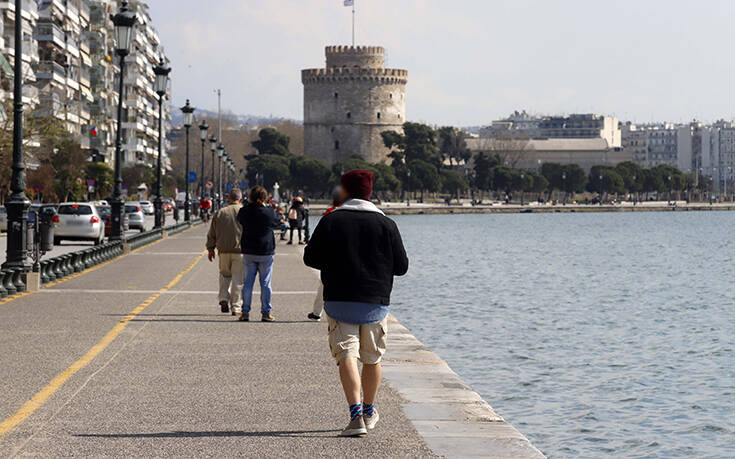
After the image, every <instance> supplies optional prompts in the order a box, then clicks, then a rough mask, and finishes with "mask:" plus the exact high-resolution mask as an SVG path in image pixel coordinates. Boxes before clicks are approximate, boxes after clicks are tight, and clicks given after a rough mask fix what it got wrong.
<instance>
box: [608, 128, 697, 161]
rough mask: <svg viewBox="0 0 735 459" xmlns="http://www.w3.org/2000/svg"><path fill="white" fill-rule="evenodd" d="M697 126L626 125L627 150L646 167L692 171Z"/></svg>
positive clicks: (633, 158)
mask: <svg viewBox="0 0 735 459" xmlns="http://www.w3.org/2000/svg"><path fill="white" fill-rule="evenodd" d="M693 132H694V126H691V125H674V124H670V123H660V124H647V125H635V124H632V123H626V124H624V125H623V126H622V133H623V149H624V150H625V151H626V152H628V154H629V155H630V156H631V158H632V160H633V161H634V162H635V163H637V164H638V165H640V166H642V167H655V166H658V165H661V164H668V165H670V166H673V167H676V168H678V169H681V170H684V171H687V170H691V169H692V156H693Z"/></svg>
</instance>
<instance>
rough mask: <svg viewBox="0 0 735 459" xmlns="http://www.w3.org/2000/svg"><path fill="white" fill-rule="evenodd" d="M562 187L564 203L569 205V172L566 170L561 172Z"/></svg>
mask: <svg viewBox="0 0 735 459" xmlns="http://www.w3.org/2000/svg"><path fill="white" fill-rule="evenodd" d="M539 161H541V160H539ZM561 187H562V188H563V190H562V191H564V199H563V200H562V205H564V206H566V205H567V172H566V171H564V172H562V173H561Z"/></svg>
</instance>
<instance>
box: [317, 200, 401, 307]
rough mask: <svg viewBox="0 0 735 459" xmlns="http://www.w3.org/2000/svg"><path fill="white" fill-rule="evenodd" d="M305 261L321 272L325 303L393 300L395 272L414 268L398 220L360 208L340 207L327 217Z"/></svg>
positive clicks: (375, 302) (399, 274)
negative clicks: (394, 220) (410, 267)
mask: <svg viewBox="0 0 735 459" xmlns="http://www.w3.org/2000/svg"><path fill="white" fill-rule="evenodd" d="M304 263H306V265H307V266H311V267H312V268H315V269H318V270H320V271H321V278H322V283H323V284H324V301H356V302H361V303H371V304H390V294H391V290H392V289H393V276H402V275H404V274H406V272H407V271H408V257H407V256H406V250H405V249H404V248H403V241H402V240H401V234H400V233H399V232H398V227H397V226H396V224H395V222H393V220H391V219H390V218H388V217H386V216H385V215H382V214H380V213H377V212H366V211H359V210H344V209H340V210H336V211H334V212H331V213H330V214H328V215H325V216H324V217H322V218H321V220H320V221H319V224H318V225H317V227H316V229H315V230H314V234H313V235H312V236H311V239H310V240H309V244H308V245H307V246H306V250H305V251H304Z"/></svg>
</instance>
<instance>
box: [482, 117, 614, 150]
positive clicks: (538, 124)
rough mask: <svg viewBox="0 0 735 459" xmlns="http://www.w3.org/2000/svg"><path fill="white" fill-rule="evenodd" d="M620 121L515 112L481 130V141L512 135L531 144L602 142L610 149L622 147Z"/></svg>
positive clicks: (606, 118) (605, 118)
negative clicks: (545, 140) (527, 140)
mask: <svg viewBox="0 0 735 459" xmlns="http://www.w3.org/2000/svg"><path fill="white" fill-rule="evenodd" d="M618 124H619V123H618V119H617V118H615V117H613V116H604V115H596V114H589V113H586V114H571V115H569V116H533V115H529V114H528V113H526V112H525V111H523V112H518V111H516V112H513V113H512V114H511V115H510V116H509V117H507V118H504V119H501V120H496V121H493V122H492V124H491V125H490V126H488V127H485V128H483V129H481V130H480V137H484V138H493V137H504V136H507V135H508V134H509V133H512V134H515V135H518V136H521V137H526V138H529V139H532V140H544V139H603V140H605V141H606V142H607V146H608V148H620V147H621V146H622V134H621V131H620V127H619V126H618Z"/></svg>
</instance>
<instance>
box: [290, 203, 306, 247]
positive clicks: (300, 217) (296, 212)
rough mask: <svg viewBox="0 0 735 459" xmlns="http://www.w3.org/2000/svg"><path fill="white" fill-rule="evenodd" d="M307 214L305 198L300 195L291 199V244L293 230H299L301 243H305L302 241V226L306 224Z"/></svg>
mask: <svg viewBox="0 0 735 459" xmlns="http://www.w3.org/2000/svg"><path fill="white" fill-rule="evenodd" d="M305 215H306V212H304V200H303V199H302V198H300V197H298V196H297V197H295V198H293V201H291V210H289V211H288V224H289V226H290V227H291V234H290V236H289V239H288V244H289V245H291V244H293V230H298V232H299V245H301V244H303V242H302V241H301V228H302V227H303V225H304V217H305Z"/></svg>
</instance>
